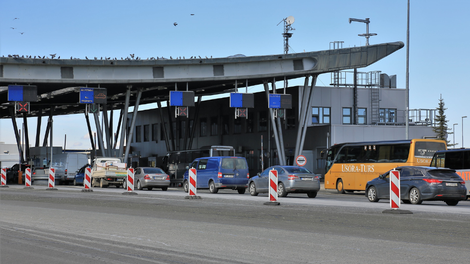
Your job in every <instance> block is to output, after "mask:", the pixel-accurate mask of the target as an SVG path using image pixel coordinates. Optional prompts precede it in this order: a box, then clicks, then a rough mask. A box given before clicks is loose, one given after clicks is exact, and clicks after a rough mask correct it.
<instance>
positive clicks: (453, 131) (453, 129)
mask: <svg viewBox="0 0 470 264" xmlns="http://www.w3.org/2000/svg"><path fill="white" fill-rule="evenodd" d="M456 125H458V123H454V124H453V128H452V134H453V136H454V140H453V141H454V142H453V144H454V148H455V126H456Z"/></svg>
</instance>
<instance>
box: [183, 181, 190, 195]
mask: <svg viewBox="0 0 470 264" xmlns="http://www.w3.org/2000/svg"><path fill="white" fill-rule="evenodd" d="M183 191H184V192H185V193H187V192H188V191H189V183H188V181H184V182H183Z"/></svg>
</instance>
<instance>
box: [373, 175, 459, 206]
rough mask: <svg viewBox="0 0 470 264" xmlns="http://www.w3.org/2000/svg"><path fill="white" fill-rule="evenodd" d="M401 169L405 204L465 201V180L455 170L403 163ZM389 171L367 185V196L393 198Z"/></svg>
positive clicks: (402, 192) (378, 198) (455, 203)
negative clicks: (391, 196)
mask: <svg viewBox="0 0 470 264" xmlns="http://www.w3.org/2000/svg"><path fill="white" fill-rule="evenodd" d="M395 169H396V170H398V171H400V195H401V200H402V201H403V202H404V203H411V204H421V203H422V202H423V201H436V200H437V201H444V202H446V203H447V205H457V204H458V203H459V201H462V200H466V193H467V188H466V187H465V181H464V180H462V178H461V177H460V176H459V175H458V174H457V173H455V170H452V169H444V168H436V167H418V166H403V167H397V168H395ZM389 174H390V171H388V172H386V173H384V174H382V175H380V176H379V177H378V178H375V179H373V180H371V181H369V182H367V185H366V197H367V198H368V199H369V201H371V202H378V201H379V200H380V199H390V178H389Z"/></svg>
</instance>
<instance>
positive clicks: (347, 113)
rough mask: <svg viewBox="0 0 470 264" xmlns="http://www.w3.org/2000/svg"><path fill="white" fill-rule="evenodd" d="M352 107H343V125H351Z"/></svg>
mask: <svg viewBox="0 0 470 264" xmlns="http://www.w3.org/2000/svg"><path fill="white" fill-rule="evenodd" d="M351 113H352V110H351V107H343V124H351V123H352V122H351V120H352V116H351Z"/></svg>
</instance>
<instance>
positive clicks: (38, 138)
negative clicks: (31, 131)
mask: <svg viewBox="0 0 470 264" xmlns="http://www.w3.org/2000/svg"><path fill="white" fill-rule="evenodd" d="M41 121H42V110H40V111H39V113H38V121H37V125H36V144H35V145H34V146H35V147H39V140H40V135H41Z"/></svg>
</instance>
